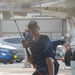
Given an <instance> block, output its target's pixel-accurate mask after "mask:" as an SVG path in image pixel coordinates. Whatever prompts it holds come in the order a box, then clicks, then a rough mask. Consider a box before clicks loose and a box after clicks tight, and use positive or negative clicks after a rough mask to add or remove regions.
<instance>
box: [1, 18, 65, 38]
mask: <svg viewBox="0 0 75 75" xmlns="http://www.w3.org/2000/svg"><path fill="white" fill-rule="evenodd" d="M30 21H31V20H29V19H28V20H27V19H25V20H16V22H17V25H18V27H19V30H20V32H21V33H22V32H23V31H24V29H25V26H26V25H27V24H28V23H29V22H30ZM36 21H37V22H38V25H39V27H40V33H41V34H46V35H48V36H49V37H50V38H51V39H60V38H61V37H62V32H63V30H62V24H63V23H62V20H61V19H36ZM1 24H2V25H1V26H2V36H10V35H19V32H18V29H17V26H16V24H15V22H14V20H2V21H1ZM63 26H65V25H63ZM64 28H65V27H64ZM65 31H66V29H65V30H64V32H63V33H65Z"/></svg>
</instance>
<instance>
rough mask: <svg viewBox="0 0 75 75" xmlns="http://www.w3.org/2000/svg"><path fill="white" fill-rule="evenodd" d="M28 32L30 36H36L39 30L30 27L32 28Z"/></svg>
mask: <svg viewBox="0 0 75 75" xmlns="http://www.w3.org/2000/svg"><path fill="white" fill-rule="evenodd" d="M29 32H30V34H31V35H33V36H34V35H37V34H39V28H38V27H36V28H35V27H32V28H29Z"/></svg>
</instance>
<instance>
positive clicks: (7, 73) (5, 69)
mask: <svg viewBox="0 0 75 75" xmlns="http://www.w3.org/2000/svg"><path fill="white" fill-rule="evenodd" d="M61 64H62V63H61ZM23 66H24V62H21V63H14V64H6V65H4V64H3V63H0V75H32V73H33V72H34V71H35V69H34V68H23ZM58 75H72V73H71V68H69V67H66V66H64V64H62V65H60V70H59V73H58Z"/></svg>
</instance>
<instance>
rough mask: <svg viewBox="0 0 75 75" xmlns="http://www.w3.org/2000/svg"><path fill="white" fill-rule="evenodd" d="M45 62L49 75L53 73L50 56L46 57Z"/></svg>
mask: <svg viewBox="0 0 75 75" xmlns="http://www.w3.org/2000/svg"><path fill="white" fill-rule="evenodd" d="M46 63H47V66H48V72H49V75H54V73H55V72H54V71H55V70H54V61H53V59H52V58H51V57H47V58H46Z"/></svg>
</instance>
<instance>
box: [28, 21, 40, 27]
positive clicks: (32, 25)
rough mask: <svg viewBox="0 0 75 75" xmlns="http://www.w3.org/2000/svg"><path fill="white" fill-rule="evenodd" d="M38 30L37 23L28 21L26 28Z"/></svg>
mask: <svg viewBox="0 0 75 75" xmlns="http://www.w3.org/2000/svg"><path fill="white" fill-rule="evenodd" d="M33 27H34V28H37V27H38V28H39V26H38V23H37V22H36V21H30V22H29V24H28V28H33Z"/></svg>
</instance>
